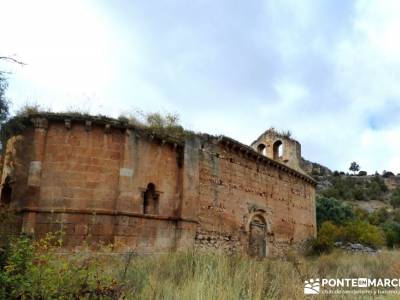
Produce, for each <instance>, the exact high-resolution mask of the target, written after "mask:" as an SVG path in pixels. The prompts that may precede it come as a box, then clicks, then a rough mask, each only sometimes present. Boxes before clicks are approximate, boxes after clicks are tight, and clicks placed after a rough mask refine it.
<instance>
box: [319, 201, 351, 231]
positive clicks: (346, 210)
mask: <svg viewBox="0 0 400 300" xmlns="http://www.w3.org/2000/svg"><path fill="white" fill-rule="evenodd" d="M316 211H317V224H318V226H320V225H321V224H322V223H323V222H325V221H332V222H333V223H335V224H336V225H342V224H344V223H346V222H347V221H350V220H354V218H355V215H354V212H353V210H352V208H351V207H349V206H347V205H346V204H344V203H343V202H341V201H338V200H336V199H335V198H327V197H323V196H318V197H317V200H316Z"/></svg>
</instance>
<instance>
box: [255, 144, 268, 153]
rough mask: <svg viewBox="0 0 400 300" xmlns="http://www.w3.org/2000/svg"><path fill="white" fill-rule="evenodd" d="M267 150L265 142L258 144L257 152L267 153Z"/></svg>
mask: <svg viewBox="0 0 400 300" xmlns="http://www.w3.org/2000/svg"><path fill="white" fill-rule="evenodd" d="M266 150H267V148H266V146H265V145H264V144H259V145H258V146H257V152H258V153H260V154H263V155H265V154H266Z"/></svg>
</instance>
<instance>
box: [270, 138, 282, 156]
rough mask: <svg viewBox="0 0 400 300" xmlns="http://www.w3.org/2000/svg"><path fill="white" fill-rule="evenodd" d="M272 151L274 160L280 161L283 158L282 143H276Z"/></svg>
mask: <svg viewBox="0 0 400 300" xmlns="http://www.w3.org/2000/svg"><path fill="white" fill-rule="evenodd" d="M272 149H273V151H274V159H281V158H282V156H283V144H282V141H279V140H278V141H276V142H275V143H274V145H273V146H272Z"/></svg>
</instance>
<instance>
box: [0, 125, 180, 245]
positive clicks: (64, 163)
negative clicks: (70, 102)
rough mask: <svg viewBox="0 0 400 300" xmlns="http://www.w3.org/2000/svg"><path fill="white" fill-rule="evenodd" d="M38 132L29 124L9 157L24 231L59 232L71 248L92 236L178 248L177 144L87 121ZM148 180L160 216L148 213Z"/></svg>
mask: <svg viewBox="0 0 400 300" xmlns="http://www.w3.org/2000/svg"><path fill="white" fill-rule="evenodd" d="M39 129H40V136H38V134H37V131H38V128H33V129H32V128H31V129H29V130H26V131H25V132H24V133H23V134H21V135H18V136H16V137H14V138H13V139H11V140H10V141H9V147H8V148H9V151H8V152H9V155H8V157H7V159H6V160H5V164H6V165H8V164H11V167H10V168H9V169H8V171H7V170H6V168H4V172H5V173H9V175H11V176H12V178H15V179H16V181H15V183H13V186H14V189H13V193H12V198H13V199H15V200H17V199H18V201H15V203H18V208H19V209H20V210H22V212H23V216H24V222H23V223H24V230H26V231H29V232H35V234H36V235H37V236H43V235H44V234H45V233H47V232H49V231H57V230H62V231H63V232H64V234H65V236H64V240H65V243H66V246H75V245H79V244H81V243H82V241H83V240H87V241H97V242H99V241H103V242H114V243H116V244H117V245H118V246H120V247H121V248H135V249H137V251H140V252H157V251H166V250H168V249H173V248H174V247H175V243H176V237H175V231H176V224H177V219H178V217H179V216H178V208H179V203H180V195H181V193H180V187H181V184H180V178H181V175H180V173H181V171H180V170H181V167H180V166H179V155H178V151H177V149H176V148H174V146H173V145H171V144H162V142H159V141H155V140H151V139H150V138H148V137H141V136H139V135H137V134H136V133H135V132H134V131H133V130H125V129H124V130H121V129H114V128H112V129H109V130H105V127H104V126H98V125H92V124H90V123H89V124H85V123H82V122H79V123H73V122H72V124H71V123H69V124H68V126H66V124H64V123H63V122H50V124H48V125H46V126H44V127H40V128H39ZM35 131H36V136H35ZM10 170H11V171H10ZM3 178H5V176H4V175H3ZM150 183H152V184H153V185H154V186H155V189H156V193H157V194H158V199H157V200H158V205H157V213H155V212H154V213H153V214H146V215H145V214H144V212H143V197H144V193H145V191H146V189H147V186H148V184H150ZM11 202H13V201H11ZM13 203H14V202H13Z"/></svg>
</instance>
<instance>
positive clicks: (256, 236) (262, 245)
mask: <svg viewBox="0 0 400 300" xmlns="http://www.w3.org/2000/svg"><path fill="white" fill-rule="evenodd" d="M249 225H250V226H249V248H248V253H249V255H250V256H254V257H259V258H260V257H265V256H266V255H267V224H266V221H265V219H264V217H263V216H261V215H254V216H253V218H252V219H251V221H250V224H249Z"/></svg>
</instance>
